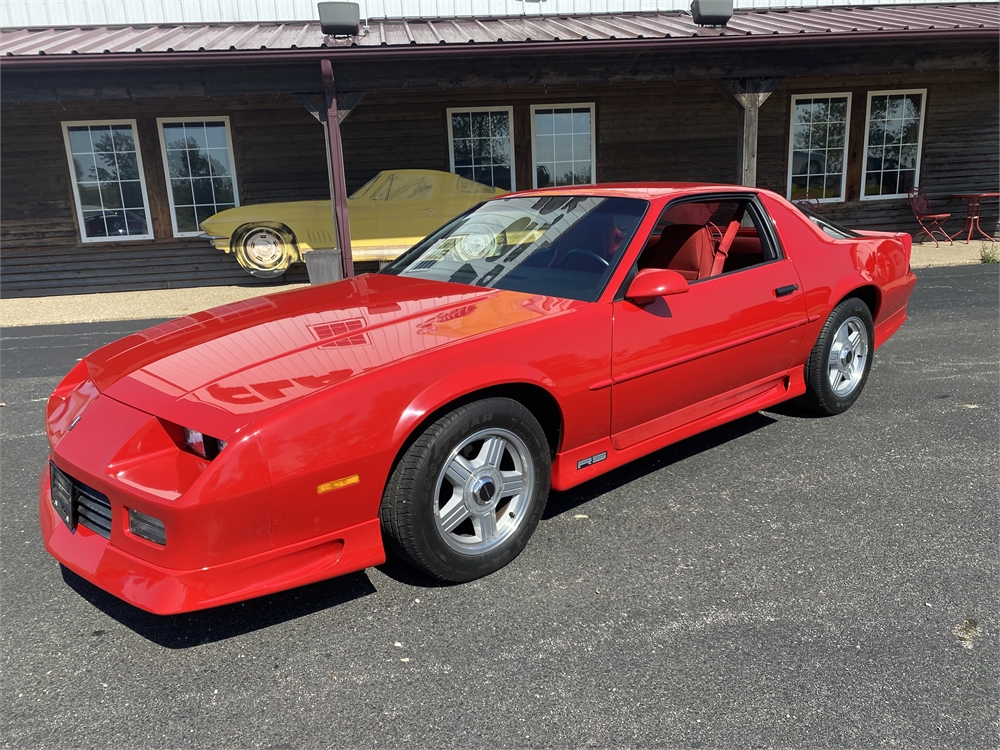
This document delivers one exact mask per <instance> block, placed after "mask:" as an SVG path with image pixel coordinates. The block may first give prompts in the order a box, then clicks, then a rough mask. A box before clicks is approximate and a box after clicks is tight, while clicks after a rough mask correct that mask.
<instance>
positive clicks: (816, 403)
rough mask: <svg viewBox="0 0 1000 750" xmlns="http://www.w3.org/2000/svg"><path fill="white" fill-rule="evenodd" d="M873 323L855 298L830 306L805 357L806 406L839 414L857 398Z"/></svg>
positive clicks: (863, 379)
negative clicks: (817, 336)
mask: <svg viewBox="0 0 1000 750" xmlns="http://www.w3.org/2000/svg"><path fill="white" fill-rule="evenodd" d="M874 330H875V326H874V324H873V323H872V314H871V311H870V310H869V309H868V305H866V304H865V303H864V302H862V301H861V300H860V299H857V298H856V297H851V298H850V299H846V300H844V301H843V302H841V303H840V304H839V305H837V306H836V307H835V308H833V311H832V312H831V313H830V317H828V318H827V319H826V323H824V324H823V329H822V330H821V331H820V334H819V338H818V339H816V344H815V346H813V349H812V352H811V353H810V354H809V359H808V360H806V367H805V377H806V386H807V389H806V395H805V397H804V398H805V402H806V405H807V406H808V407H809V408H811V409H812V410H813V411H815V412H817V413H819V414H823V415H834V414H841V413H843V412H845V411H847V410H848V409H849V408H850V407H851V404H853V403H854V402H855V401H857V400H858V396H860V395H861V391H862V390H864V387H865V383H866V382H867V381H868V373H869V372H870V371H871V367H872V360H871V355H872V352H873V351H874V350H875V339H874Z"/></svg>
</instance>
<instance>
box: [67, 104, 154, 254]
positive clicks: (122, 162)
mask: <svg viewBox="0 0 1000 750" xmlns="http://www.w3.org/2000/svg"><path fill="white" fill-rule="evenodd" d="M62 129H63V138H64V140H65V141H66V155H67V157H68V158H69V171H70V178H71V179H72V182H73V196H74V198H75V199H76V216H77V220H78V221H79V224H80V240H81V241H83V242H121V241H129V240H150V239H152V238H153V223H152V221H151V220H150V216H149V198H148V196H147V195H146V181H145V177H144V175H143V171H142V154H141V153H140V152H139V147H138V143H139V142H138V138H137V136H136V132H137V130H136V124H135V120H99V121H96V120H85V121H78V122H63V123H62Z"/></svg>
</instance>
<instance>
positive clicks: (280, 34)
mask: <svg viewBox="0 0 1000 750" xmlns="http://www.w3.org/2000/svg"><path fill="white" fill-rule="evenodd" d="M998 31H1000V5H998V4H997V3H988V4H962V5H918V6H886V5H881V6H874V7H846V6H834V7H826V8H796V9H780V10H777V9H769V10H760V11H737V12H736V13H735V14H734V15H733V17H732V19H731V20H730V22H729V23H728V24H727V25H726V26H725V27H722V28H704V27H700V26H697V25H695V23H694V22H693V21H692V20H691V16H690V15H689V14H688V13H685V12H663V13H635V14H604V15H575V16H544V17H541V16H534V17H525V16H517V17H506V18H488V19H487V18H482V19H481V18H449V19H420V20H404V19H400V20H379V21H371V22H370V23H369V25H368V26H367V27H365V28H364V29H362V32H361V33H360V34H359V35H357V36H355V37H349V38H345V39H328V38H326V37H324V35H323V33H322V32H321V31H320V28H319V23H318V22H304V21H303V22H294V23H292V22H289V23H218V24H164V25H131V26H87V27H48V28H5V29H0V55H2V56H4V57H6V58H14V59H24V58H33V59H35V60H37V59H38V58H39V57H42V56H47V57H61V56H69V55H73V56H75V57H74V59H75V60H80V59H82V58H86V57H92V56H100V57H102V58H104V57H105V56H107V55H115V56H116V57H118V56H123V57H129V58H133V59H135V58H136V57H137V56H139V55H146V54H149V53H152V54H154V55H155V54H163V53H202V54H204V53H233V52H243V53H247V56H248V57H249V56H256V55H254V54H253V53H258V54H259V53H261V52H262V51H271V52H276V51H286V52H287V51H292V50H301V51H308V50H312V51H316V52H325V53H327V54H329V53H331V52H334V53H341V52H344V53H346V52H348V50H352V49H353V50H355V51H361V50H370V51H371V52H377V51H378V50H384V51H389V50H390V49H396V50H399V51H402V50H403V49H405V48H412V47H418V48H423V50H424V51H426V49H427V47H441V46H445V47H456V46H459V45H460V46H462V47H463V48H466V49H468V48H469V47H470V46H476V47H483V46H486V47H489V48H492V50H493V51H494V52H499V49H498V48H499V47H500V46H502V45H511V44H513V45H517V46H521V45H525V44H531V45H539V46H544V47H551V46H552V44H553V43H556V44H558V46H560V47H567V46H575V43H580V42H595V41H604V42H607V41H622V40H682V39H687V40H695V39H698V40H706V38H714V39H733V40H735V39H743V40H747V39H752V38H756V39H760V40H761V41H762V40H763V39H762V38H767V39H773V40H775V41H779V40H783V39H788V38H789V37H791V38H794V39H798V40H801V41H820V40H822V39H824V38H829V37H859V38H860V37H862V36H868V35H874V34H878V35H893V34H904V35H906V34H910V35H912V34H925V33H938V34H940V33H947V32H951V33H961V32H966V33H969V32H971V33H976V32H978V33H983V32H986V33H989V32H992V33H996V32H998ZM455 51H458V50H455ZM478 51H486V50H478ZM171 56H173V55H171ZM64 59H65V58H64ZM25 61H26V60H25Z"/></svg>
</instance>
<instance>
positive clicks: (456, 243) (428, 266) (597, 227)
mask: <svg viewBox="0 0 1000 750" xmlns="http://www.w3.org/2000/svg"><path fill="white" fill-rule="evenodd" d="M648 207H649V203H648V202H647V201H644V200H638V199H635V198H602V197H599V196H586V195H544V196H522V197H514V198H502V199H499V200H492V201H489V202H488V203H484V204H482V205H480V206H478V207H476V208H475V209H473V210H472V211H470V212H468V213H466V214H464V215H462V216H459V217H458V218H457V219H455V220H454V221H452V222H451V223H449V224H446V225H445V226H444V227H442V228H441V229H439V230H438V231H437V232H435V233H434V234H432V235H431V236H430V237H428V238H427V239H425V240H423V241H422V242H420V243H418V244H417V245H415V246H414V247H413V248H411V249H410V250H409V251H408V252H407V253H405V254H404V255H402V256H401V257H400V258H398V259H397V260H396V261H395V262H393V263H392V264H390V265H388V266H386V267H385V268H384V269H382V271H381V273H387V274H393V275H398V276H412V277H414V278H419V279H432V280H436V281H453V282H457V283H460V284H471V285H473V286H483V287H489V288H493V289H508V290H510V291H515V292H527V293H529V294H544V295H548V296H552V297H566V298H568V299H575V300H581V301H584V302H593V301H594V300H596V299H597V297H598V296H599V295H600V293H601V290H602V289H603V288H604V285H605V284H606V283H607V280H608V279H609V278H610V276H611V272H612V271H613V270H614V268H615V265H616V264H617V263H618V259H619V258H620V257H621V254H622V253H623V252H624V251H625V248H626V247H627V246H628V243H629V240H630V239H631V238H632V235H633V233H634V232H635V229H636V227H637V226H639V222H640V221H641V220H642V217H643V215H644V214H645V213H646V209H647V208H648Z"/></svg>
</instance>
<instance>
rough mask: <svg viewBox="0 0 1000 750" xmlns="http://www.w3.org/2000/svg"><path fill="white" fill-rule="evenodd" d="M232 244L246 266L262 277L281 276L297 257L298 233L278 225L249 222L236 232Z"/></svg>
mask: <svg viewBox="0 0 1000 750" xmlns="http://www.w3.org/2000/svg"><path fill="white" fill-rule="evenodd" d="M232 246H233V248H234V249H235V252H236V260H237V261H238V262H239V264H240V265H241V266H243V269H244V270H245V271H247V272H248V273H249V274H251V275H253V276H257V277H258V278H261V279H273V278H276V277H278V276H281V275H282V274H283V273H284V272H285V271H287V270H288V266H289V265H291V263H292V261H293V260H294V259H295V258H296V257H297V253H296V251H295V235H293V234H292V233H291V232H290V231H289V230H288V228H287V227H284V226H281V225H279V224H246V225H244V226H242V227H240V228H239V229H237V230H236V231H235V232H234V233H233V239H232Z"/></svg>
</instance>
